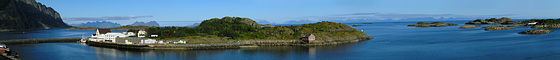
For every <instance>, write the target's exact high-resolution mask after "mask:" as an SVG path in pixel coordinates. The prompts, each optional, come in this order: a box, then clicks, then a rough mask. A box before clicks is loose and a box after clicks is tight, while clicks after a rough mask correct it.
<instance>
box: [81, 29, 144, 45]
mask: <svg viewBox="0 0 560 60" xmlns="http://www.w3.org/2000/svg"><path fill="white" fill-rule="evenodd" d="M134 35H135V34H134V33H133V32H128V33H127V32H123V33H112V32H111V29H102V28H100V29H97V32H96V33H95V34H92V35H91V38H89V40H90V41H103V42H116V41H115V40H116V38H125V37H128V36H134Z"/></svg>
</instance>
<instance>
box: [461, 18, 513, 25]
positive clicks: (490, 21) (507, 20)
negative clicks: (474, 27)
mask: <svg viewBox="0 0 560 60" xmlns="http://www.w3.org/2000/svg"><path fill="white" fill-rule="evenodd" d="M515 23H518V22H515V21H513V20H511V18H507V17H502V18H500V19H497V18H490V19H484V20H482V19H476V20H474V21H469V22H467V23H465V24H515Z"/></svg>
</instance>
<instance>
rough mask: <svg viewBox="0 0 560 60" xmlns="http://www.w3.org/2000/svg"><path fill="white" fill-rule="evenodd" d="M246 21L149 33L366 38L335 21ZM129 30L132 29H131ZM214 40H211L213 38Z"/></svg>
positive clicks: (184, 36) (150, 30) (174, 36)
mask: <svg viewBox="0 0 560 60" xmlns="http://www.w3.org/2000/svg"><path fill="white" fill-rule="evenodd" d="M261 26H264V25H259V24H258V23H256V22H255V21H253V20H251V19H249V18H240V17H223V18H221V19H220V18H213V19H209V20H205V21H203V22H202V23H201V24H200V25H199V26H197V27H193V28H190V27H173V26H172V27H150V28H148V29H146V31H147V33H149V34H158V35H159V37H158V38H160V39H189V36H200V37H210V38H212V37H213V36H218V37H222V38H223V39H233V40H286V39H298V38H300V37H301V36H303V35H304V34H315V35H316V38H317V39H318V40H320V39H335V38H357V37H362V36H367V35H365V34H364V33H363V32H359V31H357V30H356V29H354V28H351V27H350V26H348V25H345V24H340V23H335V22H326V21H323V22H317V23H311V24H303V25H295V26H272V27H261ZM131 31H133V30H131ZM214 38H215V37H214Z"/></svg>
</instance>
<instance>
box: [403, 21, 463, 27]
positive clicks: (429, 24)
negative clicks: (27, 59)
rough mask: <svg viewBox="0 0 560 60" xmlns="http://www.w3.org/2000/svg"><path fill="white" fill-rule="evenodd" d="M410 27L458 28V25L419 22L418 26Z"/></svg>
mask: <svg viewBox="0 0 560 60" xmlns="http://www.w3.org/2000/svg"><path fill="white" fill-rule="evenodd" d="M408 26H416V27H446V26H457V24H451V23H442V22H432V23H426V22H418V23H416V24H410V25H408Z"/></svg>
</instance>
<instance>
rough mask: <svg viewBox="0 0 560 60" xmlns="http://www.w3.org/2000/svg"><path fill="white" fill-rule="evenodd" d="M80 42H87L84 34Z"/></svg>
mask: <svg viewBox="0 0 560 60" xmlns="http://www.w3.org/2000/svg"><path fill="white" fill-rule="evenodd" d="M80 42H82V43H86V42H87V40H86V38H84V35H82V39H80Z"/></svg>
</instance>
